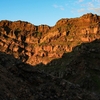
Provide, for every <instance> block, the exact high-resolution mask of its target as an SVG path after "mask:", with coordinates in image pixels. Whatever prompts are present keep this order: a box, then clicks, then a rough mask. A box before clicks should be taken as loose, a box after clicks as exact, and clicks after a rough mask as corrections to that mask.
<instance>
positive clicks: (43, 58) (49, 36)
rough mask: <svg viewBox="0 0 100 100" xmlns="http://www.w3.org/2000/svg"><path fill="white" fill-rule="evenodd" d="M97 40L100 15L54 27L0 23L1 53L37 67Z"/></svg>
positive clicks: (99, 32)
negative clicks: (85, 43)
mask: <svg viewBox="0 0 100 100" xmlns="http://www.w3.org/2000/svg"><path fill="white" fill-rule="evenodd" d="M95 39H100V16H98V15H95V14H91V13H89V14H85V15H83V16H81V17H79V18H71V19H68V18H66V19H60V20H59V21H58V22H57V23H56V24H55V26H53V27H50V26H48V25H39V26H35V25H33V24H31V23H28V22H24V21H20V20H19V21H15V22H12V21H7V20H3V21H0V51H2V52H6V53H8V54H13V55H14V56H15V57H16V58H19V59H21V60H22V61H24V62H26V63H29V64H31V65H36V64H39V63H44V64H47V63H48V62H50V61H51V60H53V59H56V58H60V57H62V55H63V54H64V53H67V52H71V51H72V49H73V47H75V46H77V45H80V44H81V43H84V42H91V41H93V40H95Z"/></svg>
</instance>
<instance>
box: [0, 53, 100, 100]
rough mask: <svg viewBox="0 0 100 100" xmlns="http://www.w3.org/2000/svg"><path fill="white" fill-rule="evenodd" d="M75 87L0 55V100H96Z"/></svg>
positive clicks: (87, 92) (95, 96) (93, 93)
mask: <svg viewBox="0 0 100 100" xmlns="http://www.w3.org/2000/svg"><path fill="white" fill-rule="evenodd" d="M99 98H100V97H99V95H98V94H96V93H95V92H89V91H86V90H84V89H82V88H81V87H80V86H79V85H78V84H76V85H75V84H73V83H71V82H68V81H67V80H65V79H63V78H58V77H54V76H51V75H48V74H46V73H44V72H43V71H39V70H37V69H36V68H35V67H32V66H30V65H28V64H25V63H23V62H21V61H20V60H18V59H15V58H14V57H13V56H12V55H8V54H5V53H2V52H0V100H99Z"/></svg>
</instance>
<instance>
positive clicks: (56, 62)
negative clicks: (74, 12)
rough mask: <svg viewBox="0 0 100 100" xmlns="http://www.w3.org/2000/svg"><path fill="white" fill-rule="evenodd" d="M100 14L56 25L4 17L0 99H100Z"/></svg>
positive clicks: (0, 37) (0, 41)
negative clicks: (37, 24) (35, 23)
mask: <svg viewBox="0 0 100 100" xmlns="http://www.w3.org/2000/svg"><path fill="white" fill-rule="evenodd" d="M99 66H100V16H99V15H96V14H92V13H88V14H84V15H83V16H81V17H79V18H70V19H68V18H65V19H60V20H59V21H58V22H57V23H56V24H55V25H54V26H53V27H50V26H48V25H39V26H36V25H33V24H31V23H29V22H25V21H20V20H19V21H14V22H12V21H8V20H2V21H0V99H1V100H23V99H24V100H99V99H100V67H99Z"/></svg>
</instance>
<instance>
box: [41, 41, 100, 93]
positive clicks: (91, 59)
mask: <svg viewBox="0 0 100 100" xmlns="http://www.w3.org/2000/svg"><path fill="white" fill-rule="evenodd" d="M42 66H43V65H42ZM39 69H41V70H44V72H46V73H49V74H51V75H54V76H56V77H60V78H63V79H66V80H68V81H70V82H72V83H74V84H79V85H80V86H81V88H84V89H86V90H90V91H95V92H98V93H100V40H95V41H93V42H91V43H83V44H81V45H80V46H76V47H75V48H73V51H72V52H70V53H65V54H64V55H63V56H62V58H60V59H55V60H53V61H51V62H50V63H48V64H47V65H45V66H43V67H41V65H40V66H39Z"/></svg>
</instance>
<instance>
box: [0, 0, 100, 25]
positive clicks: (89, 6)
mask: <svg viewBox="0 0 100 100" xmlns="http://www.w3.org/2000/svg"><path fill="white" fill-rule="evenodd" d="M86 13H94V14H97V15H100V0H0V20H10V21H17V20H22V21H28V22H30V23H32V24H34V25H41V24H47V25H49V26H53V25H55V24H56V22H57V21H58V20H59V19H61V18H74V17H80V16H82V15H83V14H86Z"/></svg>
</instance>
